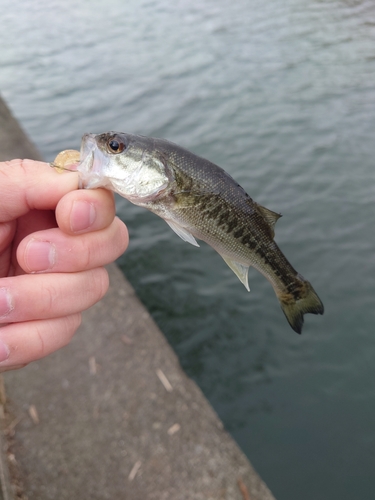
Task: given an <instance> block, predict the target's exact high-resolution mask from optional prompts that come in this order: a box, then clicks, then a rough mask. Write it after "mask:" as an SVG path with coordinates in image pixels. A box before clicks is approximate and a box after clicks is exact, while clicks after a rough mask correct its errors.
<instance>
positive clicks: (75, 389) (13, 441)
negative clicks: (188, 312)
mask: <svg viewBox="0 0 375 500" xmlns="http://www.w3.org/2000/svg"><path fill="white" fill-rule="evenodd" d="M4 110H5V111H4ZM7 112H8V110H7V109H6V108H4V107H3V105H2V103H1V101H0V158H2V159H4V158H5V157H6V156H7V155H8V159H10V158H11V157H14V156H21V157H22V156H29V157H35V156H36V154H34V153H35V151H34V153H33V151H32V150H28V151H29V152H30V151H31V154H18V152H19V151H21V150H20V146H19V145H20V143H22V142H23V141H24V137H23V136H22V131H21V129H18V131H15V130H14V128H13V129H12V132H11V134H12V136H13V138H12V141H13V143H14V144H16V145H17V151H15V150H12V148H11V147H10V146H9V144H10V143H7V144H5V147H4V137H7V133H8V132H7V131H6V129H7V124H8V123H10V125H11V127H15V126H16V125H17V124H16V123H14V122H13V121H12V118H9V117H8V118H7V116H6V113H7ZM4 113H5V116H4ZM15 135H18V140H15V137H14V136H15ZM6 140H7V139H6ZM30 145H31V143H30ZM3 147H4V149H3ZM27 147H29V146H27ZM31 147H32V145H31ZM6 148H8V149H6ZM4 151H6V154H5V153H4ZM16 153H17V154H16ZM9 155H10V156H9ZM108 271H109V274H110V281H111V286H110V290H109V292H108V294H107V295H106V296H105V298H104V299H103V300H102V301H101V302H100V303H99V304H97V305H95V306H94V307H92V308H91V309H89V310H88V311H86V312H85V313H84V316H83V323H82V326H81V327H80V329H79V331H78V333H77V334H76V336H75V337H74V339H73V341H72V342H71V344H70V345H69V346H67V347H65V348H64V349H62V350H60V351H59V352H57V353H55V354H53V355H51V356H49V357H47V358H45V359H43V360H41V361H39V362H35V363H33V364H31V365H29V366H28V367H26V368H24V369H22V370H18V371H14V372H8V373H6V374H4V375H3V377H4V379H5V392H6V394H7V403H6V404H5V410H6V416H5V422H6V423H5V430H6V435H5V439H4V436H3V441H4V443H3V450H4V449H5V451H6V454H3V458H2V460H3V468H5V471H6V474H5V480H3V482H4V481H5V482H7V479H6V476H7V474H8V476H9V475H10V478H11V482H12V481H13V483H14V484H13V487H10V490H11V491H12V497H13V498H17V499H21V498H22V499H24V498H27V499H28V500H49V499H51V500H52V499H54V500H56V499H59V500H68V499H69V500H71V499H84V498H90V499H93V500H95V499H124V500H153V499H155V500H163V499H170V500H180V499H181V500H200V499H202V500H203V499H204V500H207V499H212V500H221V499H223V500H224V499H225V500H272V499H274V497H273V496H272V494H271V492H270V491H269V490H268V488H267V487H266V485H265V484H264V483H263V482H262V480H261V479H260V478H259V476H258V475H257V474H256V472H255V471H254V469H253V468H252V466H251V465H250V463H249V461H248V460H247V458H246V457H245V456H244V455H243V453H242V452H241V451H240V449H239V448H238V446H237V445H236V443H235V442H234V441H233V440H232V438H231V437H230V436H229V435H228V433H227V432H226V431H225V430H224V429H223V424H222V422H221V421H220V420H219V418H218V417H217V415H216V414H215V412H214V411H213V409H212V407H211V406H210V404H209V403H208V402H207V400H206V399H205V397H204V396H203V394H202V393H201V391H200V389H199V388H198V387H197V386H196V384H195V383H194V382H193V381H192V380H190V379H189V378H188V377H187V376H186V374H185V373H184V372H183V371H182V369H181V367H180V365H179V362H178V360H177V358H176V355H175V354H174V352H173V350H172V349H171V347H170V346H169V345H168V343H167V341H166V340H165V337H164V336H163V334H162V333H161V332H160V330H159V329H158V328H157V326H156V325H155V323H154V322H153V320H152V319H151V317H150V315H149V314H148V312H147V311H146V309H145V308H144V306H143V305H142V304H141V303H140V301H139V300H138V298H137V297H136V295H135V293H134V290H133V289H132V287H131V286H130V284H129V283H128V282H127V281H126V279H125V278H124V276H123V275H122V273H121V272H120V270H119V269H118V268H117V267H116V266H115V265H114V264H113V265H111V266H109V267H108ZM0 392H1V391H0ZM3 399H4V395H3ZM7 459H8V461H7ZM8 466H10V474H9V473H7V470H8V468H9V467H8ZM0 470H1V469H0ZM2 491H3V492H4V491H5V493H3V494H5V495H8V493H7V488H6V485H4V484H3V489H2ZM8 492H9V488H8ZM22 495H23V496H22ZM4 498H5V499H6V500H8V498H9V499H11V497H10V496H5V497H4ZM13 498H12V499H11V500H13ZM0 499H1V497H0Z"/></svg>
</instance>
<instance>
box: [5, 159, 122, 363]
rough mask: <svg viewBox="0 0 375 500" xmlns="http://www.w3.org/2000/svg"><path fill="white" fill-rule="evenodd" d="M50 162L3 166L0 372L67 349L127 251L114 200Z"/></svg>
mask: <svg viewBox="0 0 375 500" xmlns="http://www.w3.org/2000/svg"><path fill="white" fill-rule="evenodd" d="M77 188H78V175H77V174H75V173H69V174H57V173H56V172H55V171H54V170H53V169H51V168H50V166H49V165H48V164H46V163H42V162H35V161H32V160H12V161H10V162H3V163H0V371H6V370H10V369H14V368H19V367H21V366H24V365H26V364H28V363H30V362H31V361H34V360H36V359H39V358H42V357H44V356H46V355H48V354H50V353H52V352H53V351H55V350H57V349H59V348H60V347H63V346H64V345H66V344H67V343H68V342H69V341H70V339H71V337H72V335H73V334H74V332H75V331H76V330H77V328H78V326H79V325H80V321H81V311H83V310H85V309H87V308H88V307H90V306H92V305H93V304H94V303H95V302H97V301H98V300H100V299H101V298H102V297H103V295H104V294H105V292H106V291H107V288H108V275H107V272H106V270H105V269H104V268H103V267H102V266H104V265H105V264H108V263H109V262H112V261H113V260H115V259H116V258H117V257H119V256H120V255H121V254H122V253H123V252H124V251H125V250H126V247H127V245H128V232H127V229H126V226H125V225H124V224H123V223H122V222H121V221H120V220H119V219H118V218H117V217H115V206H114V199H113V194H112V193H110V192H109V191H107V190H105V189H95V190H78V189H77Z"/></svg>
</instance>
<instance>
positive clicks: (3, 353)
mask: <svg viewBox="0 0 375 500" xmlns="http://www.w3.org/2000/svg"><path fill="white" fill-rule="evenodd" d="M9 354H10V349H9V347H8V346H7V345H6V344H4V342H3V341H2V340H0V363H1V362H2V361H5V360H6V359H8V358H9Z"/></svg>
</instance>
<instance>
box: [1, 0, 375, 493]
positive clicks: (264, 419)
mask: <svg viewBox="0 0 375 500" xmlns="http://www.w3.org/2000/svg"><path fill="white" fill-rule="evenodd" d="M16 6H17V8H16ZM0 7H1V12H2V22H1V25H2V29H1V30H0V47H1V50H0V85H1V92H2V94H3V96H4V97H5V98H6V100H7V101H8V103H9V104H10V106H11V107H12V109H13V111H14V113H15V114H16V116H17V117H18V118H19V119H20V120H21V122H22V124H23V126H24V127H25V129H26V130H27V132H28V133H29V134H30V135H31V137H32V139H33V140H34V142H35V143H36V144H37V146H38V147H39V149H40V150H41V151H42V153H43V154H44V155H45V157H46V158H47V159H48V160H52V159H53V158H54V156H55V154H56V153H57V152H58V151H60V150H61V149H66V148H77V147H79V142H80V137H81V135H82V134H83V133H84V132H103V131H107V130H120V131H127V132H135V133H141V134H144V135H153V136H159V137H165V138H168V139H170V140H173V141H174V142H177V143H179V144H181V145H183V146H185V147H187V148H188V149H190V150H192V151H194V152H195V153H197V154H200V155H202V156H204V157H206V158H208V159H210V160H211V161H214V162H215V163H217V164H219V165H220V166H222V167H224V168H225V169H226V170H227V171H228V172H230V173H231V175H232V176H233V177H235V178H236V180H238V181H239V182H240V183H241V184H242V186H243V187H244V188H245V189H246V190H247V191H248V193H249V194H250V195H251V196H252V197H253V198H254V199H255V200H257V201H258V202H259V203H261V204H263V205H265V206H267V207H269V208H270V209H272V210H275V211H278V212H281V213H283V215H284V217H283V218H282V219H281V220H280V221H279V222H278V224H277V228H276V240H277V242H278V243H279V245H280V246H281V248H282V250H283V251H284V252H285V254H286V255H287V257H288V258H289V259H290V261H291V262H292V264H293V266H294V267H296V268H297V269H298V270H299V271H300V272H301V273H302V274H303V275H304V276H306V277H307V278H308V279H309V280H310V281H311V282H312V283H313V285H314V287H315V289H316V290H317V292H318V293H319V295H320V296H321V298H322V300H323V302H324V304H325V307H326V313H325V315H324V316H323V317H315V316H308V317H307V318H306V324H305V328H304V333H303V335H302V336H298V335H296V334H295V333H294V332H293V331H292V330H291V329H290V328H289V326H288V324H287V323H286V321H285V319H284V317H283V314H282V312H281V310H280V308H279V305H278V303H277V300H276V298H275V296H274V293H273V290H272V288H271V287H270V285H269V284H268V282H267V281H266V280H265V279H264V278H263V277H262V276H261V275H259V274H258V273H256V272H255V271H252V270H250V275H249V283H250V287H251V293H250V294H248V293H247V292H246V290H245V289H244V287H243V286H242V285H241V283H240V282H239V281H238V280H237V278H236V277H235V276H234V275H233V273H232V272H231V271H230V270H229V268H227V266H226V265H225V264H224V262H223V261H222V259H221V258H220V257H219V256H218V255H217V254H215V252H214V251H213V250H212V249H211V248H209V247H207V246H206V245H202V247H201V248H200V249H197V248H194V247H192V246H190V245H188V244H186V243H184V242H182V241H181V240H179V238H178V237H177V236H176V235H175V234H174V233H172V231H171V230H170V229H169V228H168V227H167V226H166V224H165V223H164V222H163V221H162V220H160V219H158V218H157V217H156V216H154V215H152V214H150V213H148V212H146V211H144V210H142V209H140V208H137V207H134V206H132V205H130V204H129V203H127V202H126V201H124V200H118V210H119V213H120V215H121V217H122V218H123V219H124V221H126V223H127V224H128V226H129V229H130V235H131V245H130V247H129V250H128V252H126V254H125V255H124V256H123V257H122V258H121V259H120V264H121V266H122V268H123V270H124V272H125V274H126V275H127V277H128V278H129V280H130V281H131V282H132V284H133V285H134V287H135V288H136V290H137V292H138V293H139V295H140V297H141V299H142V300H143V301H144V303H145V304H146V306H147V307H148V308H149V310H150V311H151V313H152V315H153V316H154V318H155V319H156V321H157V323H158V324H159V325H160V327H161V329H162V330H163V331H164V332H165V334H166V335H167V337H168V339H169V341H170V342H171V344H172V345H173V347H174V348H175V350H176V351H177V353H178V355H179V357H180V359H181V363H182V365H183V366H184V368H185V370H186V371H187V372H188V374H189V375H190V376H192V377H193V378H194V379H195V380H196V381H197V383H198V384H199V385H200V387H201V388H202V390H203V391H204V393H205V394H206V396H207V397H208V399H209V400H210V401H211V403H212V404H213V406H214V407H215V409H216V411H217V412H218V414H219V415H220V417H221V418H222V419H223V421H224V423H225V425H226V427H227V429H228V430H229V431H230V432H231V434H232V435H233V436H234V438H235V439H236V440H237V442H238V443H239V445H240V446H241V448H242V449H243V451H244V452H245V453H246V454H247V456H248V457H249V458H250V460H251V462H252V463H253V464H254V466H255V468H256V469H257V470H258V472H259V473H260V474H261V476H262V477H263V479H264V480H265V481H266V483H267V484H268V486H269V487H270V488H271V490H272V491H273V493H274V494H275V496H276V498H277V499H278V500H300V499H301V498H303V499H304V500H317V499H319V500H325V499H327V500H332V499H340V500H353V498H361V499H372V498H374V495H375V476H374V468H375V417H374V414H375V331H374V323H375V321H374V320H375V299H374V296H375V282H374V280H375V269H374V268H375V257H374V246H375V236H374V229H373V227H374V212H375V210H374V198H375V188H374V157H375V140H374V130H375V7H374V3H373V2H371V1H370V0H367V1H354V0H353V1H349V0H347V1H317V0H316V1H312V2H299V1H297V0H286V1H281V0H270V1H269V2H262V1H259V0H247V1H246V0H238V1H236V2H226V1H223V0H215V1H213V0H199V1H197V0H181V1H178V2H167V1H166V0H160V1H152V0H149V1H135V0H130V1H128V2H123V1H120V0H112V1H111V3H110V5H109V4H107V3H106V2H99V1H90V2H88V1H83V2H79V3H78V4H77V3H76V2H75V1H74V2H73V1H72V0H65V1H64V2H61V1H56V0H51V1H49V2H48V3H47V2H42V1H40V0H38V1H37V0H34V1H33V2H27V1H26V0H18V1H16V2H15V3H14V2H10V1H8V0H0Z"/></svg>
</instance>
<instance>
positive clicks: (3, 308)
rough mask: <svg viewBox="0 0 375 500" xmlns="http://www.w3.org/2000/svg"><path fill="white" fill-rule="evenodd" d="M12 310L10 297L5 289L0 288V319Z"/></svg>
mask: <svg viewBox="0 0 375 500" xmlns="http://www.w3.org/2000/svg"><path fill="white" fill-rule="evenodd" d="M12 310H13V304H12V297H11V295H10V293H9V290H8V289H7V288H3V287H2V288H0V319H1V318H5V316H7V315H8V314H9V313H10V312H11V311H12Z"/></svg>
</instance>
